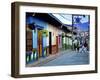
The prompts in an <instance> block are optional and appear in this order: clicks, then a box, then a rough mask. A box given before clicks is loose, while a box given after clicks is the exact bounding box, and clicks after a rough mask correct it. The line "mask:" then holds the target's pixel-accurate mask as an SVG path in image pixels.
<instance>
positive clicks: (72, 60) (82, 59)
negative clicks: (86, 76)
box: [40, 51, 89, 66]
mask: <svg viewBox="0 0 100 80" xmlns="http://www.w3.org/2000/svg"><path fill="white" fill-rule="evenodd" d="M80 64H89V53H77V52H75V51H72V52H69V53H66V52H65V53H64V54H63V55H61V56H59V57H57V58H56V59H54V60H52V61H49V62H48V63H45V64H43V65H40V66H59V65H80Z"/></svg>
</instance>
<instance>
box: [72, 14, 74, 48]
mask: <svg viewBox="0 0 100 80" xmlns="http://www.w3.org/2000/svg"><path fill="white" fill-rule="evenodd" d="M73 30H74V14H72V50H74V43H73V41H74V39H73V37H74V32H73Z"/></svg>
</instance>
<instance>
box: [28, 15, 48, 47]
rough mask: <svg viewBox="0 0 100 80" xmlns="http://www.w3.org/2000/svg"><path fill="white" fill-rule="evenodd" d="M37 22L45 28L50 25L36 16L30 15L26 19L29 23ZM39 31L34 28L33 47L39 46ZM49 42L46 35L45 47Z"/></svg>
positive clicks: (44, 38) (44, 39)
mask: <svg viewBox="0 0 100 80" xmlns="http://www.w3.org/2000/svg"><path fill="white" fill-rule="evenodd" d="M33 22H34V23H35V24H36V25H38V26H40V27H43V28H44V29H46V28H47V27H48V26H47V23H46V22H44V21H42V20H39V19H38V18H34V17H28V18H27V19H26V23H27V24H31V23H33ZM37 37H38V33H37V29H36V30H33V48H37V45H38V42H37V41H38V38H37ZM46 46H47V44H46V37H43V47H46Z"/></svg>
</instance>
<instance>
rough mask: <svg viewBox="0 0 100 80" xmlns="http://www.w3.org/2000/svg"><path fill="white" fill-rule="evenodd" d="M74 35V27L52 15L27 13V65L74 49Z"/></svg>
mask: <svg viewBox="0 0 100 80" xmlns="http://www.w3.org/2000/svg"><path fill="white" fill-rule="evenodd" d="M73 31H74V30H73ZM73 35H76V32H72V26H71V25H68V24H63V23H62V22H61V21H60V20H59V19H57V17H56V16H54V15H53V14H51V13H50V14H48V13H26V64H29V63H33V62H34V61H37V60H38V59H39V58H41V57H42V58H45V57H46V56H49V55H51V54H57V53H58V52H61V51H62V50H68V49H72V36H73Z"/></svg>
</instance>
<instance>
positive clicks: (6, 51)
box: [0, 0, 100, 80]
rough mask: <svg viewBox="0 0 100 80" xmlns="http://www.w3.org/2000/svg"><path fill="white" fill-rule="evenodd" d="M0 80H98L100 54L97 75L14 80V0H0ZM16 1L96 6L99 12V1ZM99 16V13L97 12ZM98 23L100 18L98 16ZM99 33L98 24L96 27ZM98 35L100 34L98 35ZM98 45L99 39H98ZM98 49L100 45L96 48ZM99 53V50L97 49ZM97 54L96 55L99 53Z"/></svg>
mask: <svg viewBox="0 0 100 80" xmlns="http://www.w3.org/2000/svg"><path fill="white" fill-rule="evenodd" d="M0 1H1V2H0V80H33V79H34V80H100V54H98V58H99V59H98V67H99V73H97V74H81V75H65V76H52V77H39V78H22V79H14V78H11V77H10V74H11V73H10V70H11V69H10V68H11V61H10V59H11V2H13V1H15V0H0ZM16 1H30V2H31V1H32V2H41V3H55V4H73V5H89V6H93V5H94V6H98V7H99V10H100V6H99V4H100V0H16ZM98 14H100V11H98ZM98 21H100V16H98ZM98 26H99V27H98V32H100V31H99V30H100V23H99V25H98ZM99 35H100V33H99ZM98 41H99V42H98V44H100V37H98ZM98 47H100V45H99V46H98ZM99 52H100V49H99ZM99 52H98V53H99Z"/></svg>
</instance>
